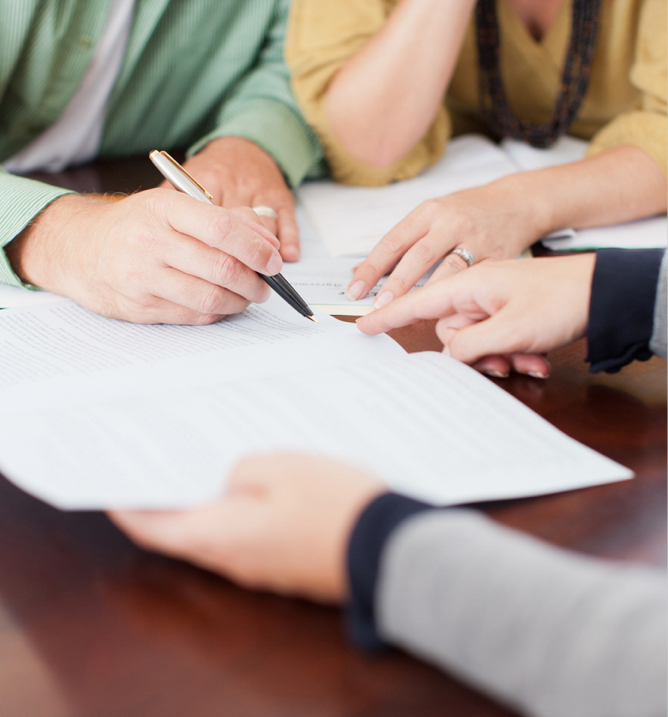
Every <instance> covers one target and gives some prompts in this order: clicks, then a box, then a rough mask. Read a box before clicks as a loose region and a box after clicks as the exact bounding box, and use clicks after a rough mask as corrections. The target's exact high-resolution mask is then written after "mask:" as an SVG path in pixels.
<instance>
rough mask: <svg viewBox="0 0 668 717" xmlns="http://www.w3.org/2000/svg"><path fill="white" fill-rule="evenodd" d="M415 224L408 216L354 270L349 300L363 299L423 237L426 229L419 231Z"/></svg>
mask: <svg viewBox="0 0 668 717" xmlns="http://www.w3.org/2000/svg"><path fill="white" fill-rule="evenodd" d="M415 222H416V219H415V217H413V216H412V214H409V215H408V216H407V217H406V218H405V219H402V220H401V221H400V222H399V223H398V224H397V225H396V226H395V227H394V228H393V229H391V230H390V231H389V232H388V233H387V234H386V235H385V236H384V237H383V238H382V239H381V240H380V241H379V242H378V244H376V246H375V247H374V248H373V249H372V250H371V253H370V254H369V256H368V257H367V258H366V259H365V260H364V261H363V262H362V263H361V264H360V265H359V266H358V267H357V268H356V269H355V273H354V275H353V278H352V279H351V281H350V285H349V287H348V294H349V298H351V299H353V300H356V299H362V298H364V297H365V296H366V295H367V294H368V293H369V291H370V290H371V289H372V288H373V287H374V286H375V285H376V284H377V283H378V280H379V279H380V278H381V277H382V276H384V275H385V274H386V273H387V272H388V271H390V269H391V268H392V267H393V266H394V265H395V264H396V263H397V262H398V261H399V259H401V257H402V256H403V255H404V254H405V253H406V252H407V251H408V249H410V247H412V246H413V244H415V243H416V242H418V241H419V240H420V239H422V238H423V237H424V236H425V234H426V233H427V230H428V227H426V228H424V229H421V228H420V225H419V224H418V225H417V227H416V226H415ZM418 278H419V277H418ZM353 287H354V288H353Z"/></svg>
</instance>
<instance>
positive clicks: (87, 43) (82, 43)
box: [79, 35, 93, 50]
mask: <svg viewBox="0 0 668 717" xmlns="http://www.w3.org/2000/svg"><path fill="white" fill-rule="evenodd" d="M92 44H93V38H92V37H91V36H90V35H82V36H81V37H80V38H79V49H80V50H90V48H91V46H92Z"/></svg>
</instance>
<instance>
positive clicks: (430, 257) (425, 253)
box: [413, 241, 436, 266]
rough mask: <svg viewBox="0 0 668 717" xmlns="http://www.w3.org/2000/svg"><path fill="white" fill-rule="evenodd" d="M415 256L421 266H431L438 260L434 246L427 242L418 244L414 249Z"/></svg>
mask: <svg viewBox="0 0 668 717" xmlns="http://www.w3.org/2000/svg"><path fill="white" fill-rule="evenodd" d="M413 256H414V258H415V259H417V261H418V262H419V263H420V264H427V265H430V266H431V264H433V263H434V261H435V260H436V255H435V253H434V250H433V248H432V246H431V245H430V244H429V242H427V241H421V242H418V243H417V244H416V245H415V246H414V247H413Z"/></svg>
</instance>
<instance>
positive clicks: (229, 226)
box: [165, 193, 283, 275]
mask: <svg viewBox="0 0 668 717" xmlns="http://www.w3.org/2000/svg"><path fill="white" fill-rule="evenodd" d="M165 206H166V211H165V216H166V219H167V221H168V223H169V224H170V226H171V227H172V228H173V229H175V230H176V231H178V232H180V233H182V234H187V235H189V236H192V237H194V238H195V239H198V240H199V241H202V242H204V243H205V244H208V245H209V246H211V247H213V248H214V249H219V250H220V251H224V252H225V253H226V254H229V255H231V256H233V257H235V258H236V259H238V260H239V261H241V262H242V263H243V264H245V265H246V266H248V267H249V268H250V269H253V270H254V271H257V272H259V273H261V274H269V275H273V274H276V273H278V272H279V271H280V270H281V267H282V265H283V261H282V259H281V256H280V254H279V253H278V250H277V248H276V247H275V246H273V244H272V242H271V241H270V239H269V237H271V235H270V234H269V232H268V231H267V230H266V229H265V228H264V227H263V226H261V225H260V224H259V223H256V222H254V221H252V220H250V218H249V217H247V216H246V215H245V214H244V212H243V210H229V209H223V208H222V207H217V206H215V205H213V204H204V203H203V202H198V201H197V200H195V199H192V198H191V197H187V196H185V195H182V194H178V193H177V194H175V195H174V197H173V198H171V199H170V201H169V202H168V203H166V205H165ZM248 211H249V212H250V211H251V210H248ZM273 240H274V241H276V239H275V238H274V239H273Z"/></svg>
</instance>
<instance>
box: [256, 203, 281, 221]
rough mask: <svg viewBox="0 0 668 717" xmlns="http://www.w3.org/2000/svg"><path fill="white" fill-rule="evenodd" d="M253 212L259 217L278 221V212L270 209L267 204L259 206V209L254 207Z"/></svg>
mask: <svg viewBox="0 0 668 717" xmlns="http://www.w3.org/2000/svg"><path fill="white" fill-rule="evenodd" d="M253 211H254V212H255V213H256V214H257V215H258V216H259V217H270V218H271V219H278V214H276V210H275V209H272V208H271V207H268V206H267V205H266V204H258V206H257V207H253Z"/></svg>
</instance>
